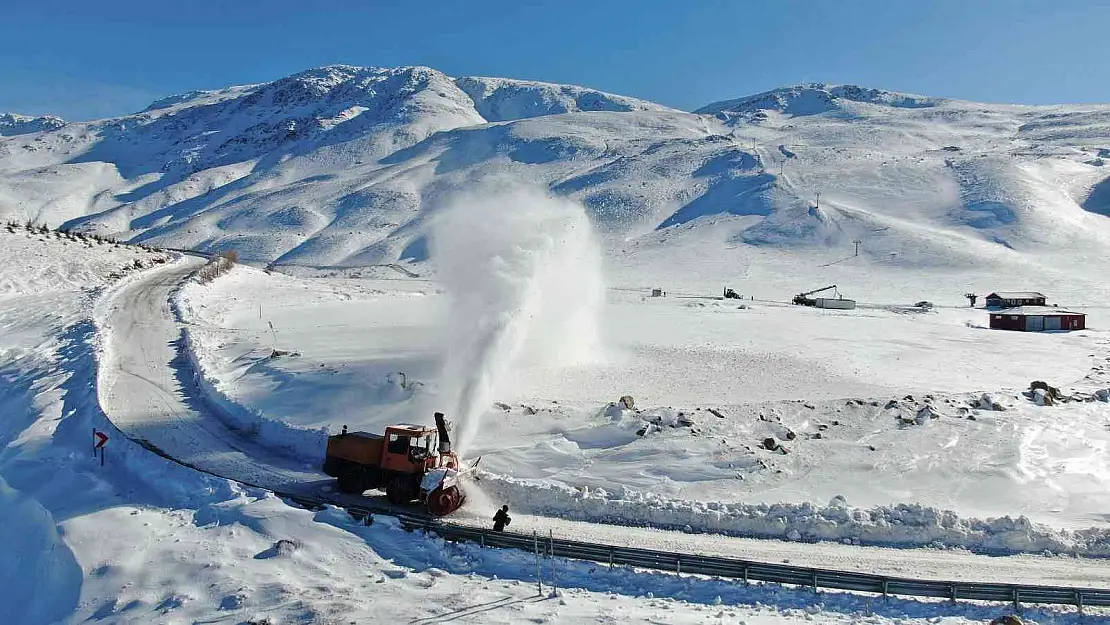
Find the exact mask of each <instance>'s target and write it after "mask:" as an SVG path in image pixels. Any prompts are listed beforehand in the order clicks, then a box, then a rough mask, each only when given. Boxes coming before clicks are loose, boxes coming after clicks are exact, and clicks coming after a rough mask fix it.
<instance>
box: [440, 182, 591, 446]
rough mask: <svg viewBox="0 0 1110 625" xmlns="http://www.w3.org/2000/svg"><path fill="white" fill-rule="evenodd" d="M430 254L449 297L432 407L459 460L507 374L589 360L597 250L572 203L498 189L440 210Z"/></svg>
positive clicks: (586, 223) (521, 190) (582, 215)
mask: <svg viewBox="0 0 1110 625" xmlns="http://www.w3.org/2000/svg"><path fill="white" fill-rule="evenodd" d="M429 247H430V251H431V252H432V259H433V262H434V263H435V264H436V267H437V271H438V273H439V277H440V280H441V282H442V283H443V284H444V287H445V289H446V292H447V296H448V300H449V305H448V307H447V308H446V319H445V320H444V325H445V327H446V330H447V337H448V338H447V339H446V346H445V347H446V353H445V360H444V366H443V372H442V377H441V383H440V400H441V401H443V402H444V406H445V407H447V408H448V410H451V412H450V413H449V414H453V415H454V417H455V420H456V423H457V424H458V425H457V427H456V432H457V433H456V446H457V449H458V450H459V451H460V452H461V453H465V452H466V451H467V448H468V447H469V446H470V444H471V443H472V442H473V440H474V436H475V435H476V434H477V433H478V428H479V425H480V422H481V419H482V415H483V414H484V413H485V412H486V411H487V410H489V409H490V408H491V406H492V403H493V401H494V399H495V396H496V394H497V393H498V392H499V391H500V390H502V389H499V384H501V383H502V382H503V379H504V377H505V374H506V372H507V371H508V369H509V368H510V367H512V366H514V365H515V364H518V363H520V362H523V361H536V362H537V363H538V364H542V365H544V366H547V367H560V366H573V365H576V364H583V363H586V362H589V361H590V360H592V359H593V358H594V357H596V355H597V353H598V330H599V328H598V325H599V312H600V310H601V305H602V302H603V299H604V293H605V292H604V286H603V282H602V279H601V269H600V267H601V253H600V251H599V249H598V245H597V241H596V238H595V236H594V234H593V231H592V227H591V225H590V221H589V218H588V217H587V216H586V213H585V210H584V209H583V208H582V206H581V205H579V204H577V203H575V202H573V201H570V200H567V199H563V198H555V197H552V196H550V195H548V194H547V193H546V192H544V191H542V190H538V189H534V188H530V187H520V186H510V185H504V184H500V185H485V186H483V187H482V188H480V189H478V190H474V191H472V192H470V193H467V194H464V195H461V196H456V197H454V198H452V200H451V201H450V202H448V203H446V204H445V205H444V206H443V208H442V209H441V210H440V211H439V212H438V213H437V216H436V219H435V220H434V222H433V223H432V227H431V230H430V237H429Z"/></svg>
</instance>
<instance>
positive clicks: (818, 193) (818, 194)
mask: <svg viewBox="0 0 1110 625" xmlns="http://www.w3.org/2000/svg"><path fill="white" fill-rule="evenodd" d="M817 208H821V192H820V191H818V192H817Z"/></svg>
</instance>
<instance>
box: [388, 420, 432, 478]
mask: <svg viewBox="0 0 1110 625" xmlns="http://www.w3.org/2000/svg"><path fill="white" fill-rule="evenodd" d="M438 445H439V433H438V432H437V430H436V429H435V428H428V427H424V426H422V425H412V424H408V423H402V424H400V425H391V426H389V427H387V428H386V429H385V447H384V450H383V451H382V468H383V469H386V470H389V471H399V472H402V473H417V472H423V471H425V470H428V469H432V468H435V466H436V456H437V453H436V449H437V447H438Z"/></svg>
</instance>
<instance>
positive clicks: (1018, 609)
mask: <svg viewBox="0 0 1110 625" xmlns="http://www.w3.org/2000/svg"><path fill="white" fill-rule="evenodd" d="M1013 590H1014V612H1021V591H1020V590H1018V589H1017V587H1016V586H1015V587H1014V589H1013Z"/></svg>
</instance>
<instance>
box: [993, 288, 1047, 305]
mask: <svg viewBox="0 0 1110 625" xmlns="http://www.w3.org/2000/svg"><path fill="white" fill-rule="evenodd" d="M985 299H986V300H987V308H1014V307H1016V306H1044V305H1045V296H1044V294H1043V293H1038V292H1036V291H997V292H995V293H991V294H990V295H988V296H987V297H986V298H985Z"/></svg>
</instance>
